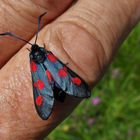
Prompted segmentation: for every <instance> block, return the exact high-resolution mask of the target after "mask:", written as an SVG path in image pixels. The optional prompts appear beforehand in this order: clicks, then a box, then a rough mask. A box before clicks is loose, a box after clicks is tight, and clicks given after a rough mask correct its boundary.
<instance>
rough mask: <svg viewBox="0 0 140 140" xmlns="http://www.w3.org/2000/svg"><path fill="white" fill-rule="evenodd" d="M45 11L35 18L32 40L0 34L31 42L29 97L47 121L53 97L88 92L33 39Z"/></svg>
mask: <svg viewBox="0 0 140 140" xmlns="http://www.w3.org/2000/svg"><path fill="white" fill-rule="evenodd" d="M45 14H46V12H45V13H43V14H42V15H40V16H39V17H38V30H37V33H36V38H35V43H34V44H32V43H30V42H28V41H26V40H25V39H23V38H21V37H19V36H17V35H15V34H13V33H11V32H5V33H1V34H0V36H11V37H15V38H17V39H19V40H22V41H24V42H26V43H28V44H29V45H31V49H28V50H29V51H30V53H29V58H30V68H31V76H32V85H33V97H34V103H35V108H36V110H37V113H38V115H39V116H40V117H41V118H42V119H43V120H47V119H48V118H49V116H50V115H51V113H52V110H53V106H54V102H55V100H57V101H60V102H62V103H63V102H64V101H65V98H66V94H67V95H69V96H75V97H78V98H88V97H90V95H91V92H90V89H89V86H88V85H87V84H86V82H85V81H84V80H83V79H82V78H81V77H80V76H78V75H77V74H76V73H75V72H74V71H72V70H71V69H70V68H69V67H68V64H64V63H63V62H62V61H61V60H59V59H58V58H57V57H56V56H55V55H54V54H53V53H52V52H51V51H48V50H46V49H45V47H40V46H39V45H38V44H37V38H38V34H39V31H40V29H41V25H40V22H41V19H42V17H43V16H44V15H45Z"/></svg>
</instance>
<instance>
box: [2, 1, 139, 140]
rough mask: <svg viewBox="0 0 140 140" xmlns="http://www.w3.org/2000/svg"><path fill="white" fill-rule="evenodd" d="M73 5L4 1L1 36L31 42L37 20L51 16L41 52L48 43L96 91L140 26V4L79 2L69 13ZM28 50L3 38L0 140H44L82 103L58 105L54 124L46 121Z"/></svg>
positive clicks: (74, 100)
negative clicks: (7, 34) (39, 106)
mask: <svg viewBox="0 0 140 140" xmlns="http://www.w3.org/2000/svg"><path fill="white" fill-rule="evenodd" d="M71 3H72V0H61V4H60V1H59V0H41V1H40V2H38V1H37V0H31V1H28V0H25V1H20V2H18V1H15V0H9V1H8V0H7V1H6V0H3V1H0V21H1V22H0V33H1V32H5V31H12V32H14V33H15V34H17V35H20V36H22V37H24V39H26V40H30V39H31V38H32V37H33V36H34V35H35V32H36V28H37V17H38V16H39V15H40V14H42V13H43V12H45V11H47V12H48V14H47V16H46V17H44V19H43V20H42V23H43V25H44V27H43V29H42V30H41V31H40V33H39V38H38V42H37V43H38V44H39V45H40V46H43V44H44V43H45V45H46V49H48V50H50V51H52V52H53V53H54V54H55V55H56V56H57V57H58V58H59V59H60V60H61V61H63V62H64V63H67V62H68V63H69V64H68V66H69V67H70V68H71V69H72V70H74V71H75V72H76V73H77V74H79V75H80V76H81V77H82V78H83V79H84V80H85V81H86V82H87V83H88V84H89V85H90V86H91V87H93V86H95V84H96V83H97V82H98V81H99V80H100V79H101V77H102V75H103V74H104V72H105V70H106V68H107V66H108V65H109V63H110V62H111V61H112V56H114V54H115V53H116V51H117V49H118V48H119V46H120V44H121V43H122V41H123V40H124V39H125V37H126V36H127V35H128V34H129V32H130V31H131V30H132V28H133V27H134V26H135V25H136V24H137V23H138V21H139V19H140V0H133V1H132V0H131V1H130V0H123V1H122V0H117V1H114V0H100V1H99V0H94V1H92V0H78V1H77V2H75V3H74V4H73V5H72V6H71V7H70V5H71ZM66 9H68V10H67V11H65V10H66ZM62 13H63V15H61V14H62ZM60 15H61V16H60ZM56 17H58V18H57V19H56ZM52 20H53V22H51V23H50V24H48V25H46V23H49V22H50V21H52ZM46 21H47V22H46ZM34 39H35V38H34V37H33V38H32V39H31V40H30V42H33V41H34ZM26 48H30V45H28V44H25V43H24V42H22V41H19V40H16V39H13V38H11V37H0V67H1V70H0V81H1V82H0V112H1V115H0V137H1V139H3V140H16V139H17V140H18V139H20V140H42V139H43V138H44V136H46V135H48V134H49V133H50V132H51V131H52V130H53V129H54V128H55V127H56V126H57V125H58V124H60V123H61V122H62V121H63V120H64V119H65V118H66V117H67V116H68V115H69V114H70V113H71V112H72V111H73V110H74V108H75V107H76V106H77V105H78V104H79V103H80V101H81V100H80V99H77V98H73V97H67V98H66V100H65V103H64V104H62V103H59V102H56V103H55V107H54V111H53V113H52V115H51V116H50V118H49V119H48V120H47V121H43V120H41V119H40V118H39V117H38V115H37V113H36V110H35V107H34V103H33V92H32V83H31V75H30V67H29V56H28V55H29V52H28V51H27V49H26ZM18 50H19V51H18Z"/></svg>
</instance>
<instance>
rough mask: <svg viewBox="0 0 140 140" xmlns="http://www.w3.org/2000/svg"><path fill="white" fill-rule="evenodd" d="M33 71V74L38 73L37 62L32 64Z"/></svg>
mask: <svg viewBox="0 0 140 140" xmlns="http://www.w3.org/2000/svg"><path fill="white" fill-rule="evenodd" d="M31 71H32V72H36V71H37V65H36V63H35V62H33V61H32V62H31Z"/></svg>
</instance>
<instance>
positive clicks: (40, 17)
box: [35, 12, 47, 44]
mask: <svg viewBox="0 0 140 140" xmlns="http://www.w3.org/2000/svg"><path fill="white" fill-rule="evenodd" d="M45 14H47V12H45V13H43V14H42V15H40V16H39V17H38V30H37V33H36V38H35V44H36V42H37V38H38V33H39V31H40V22H41V19H42V17H43V16H44V15H45Z"/></svg>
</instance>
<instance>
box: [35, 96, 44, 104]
mask: <svg viewBox="0 0 140 140" xmlns="http://www.w3.org/2000/svg"><path fill="white" fill-rule="evenodd" d="M35 101H36V104H37V105H38V106H41V105H42V102H43V98H42V96H37V98H36V100H35Z"/></svg>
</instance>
